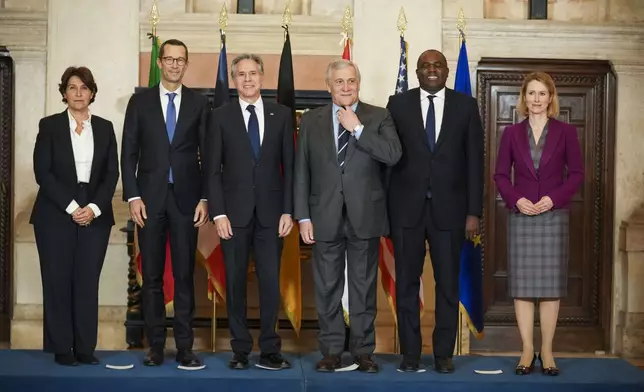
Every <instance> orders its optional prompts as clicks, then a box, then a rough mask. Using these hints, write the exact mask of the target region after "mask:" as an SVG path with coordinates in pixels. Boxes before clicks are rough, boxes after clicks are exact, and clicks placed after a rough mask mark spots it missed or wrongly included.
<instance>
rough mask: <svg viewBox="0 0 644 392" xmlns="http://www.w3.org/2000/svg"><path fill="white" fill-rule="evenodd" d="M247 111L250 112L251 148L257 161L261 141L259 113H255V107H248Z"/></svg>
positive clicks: (249, 131)
mask: <svg viewBox="0 0 644 392" xmlns="http://www.w3.org/2000/svg"><path fill="white" fill-rule="evenodd" d="M246 110H248V111H249V112H250V118H249V119H248V138H249V139H250V146H251V147H252V148H253V155H254V156H255V161H257V160H259V150H260V140H259V120H258V119H257V113H255V105H248V106H247V107H246Z"/></svg>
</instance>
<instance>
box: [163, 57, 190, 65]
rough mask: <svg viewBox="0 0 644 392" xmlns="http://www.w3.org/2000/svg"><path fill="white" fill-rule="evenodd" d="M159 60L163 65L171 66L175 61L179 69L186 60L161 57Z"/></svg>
mask: <svg viewBox="0 0 644 392" xmlns="http://www.w3.org/2000/svg"><path fill="white" fill-rule="evenodd" d="M161 60H162V61H163V63H164V64H165V65H172V64H174V62H175V61H176V62H177V65H178V66H180V67H182V66H184V65H185V64H186V59H184V58H183V57H179V58H174V57H170V56H166V57H162V58H161Z"/></svg>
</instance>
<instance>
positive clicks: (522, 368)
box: [514, 354, 537, 376]
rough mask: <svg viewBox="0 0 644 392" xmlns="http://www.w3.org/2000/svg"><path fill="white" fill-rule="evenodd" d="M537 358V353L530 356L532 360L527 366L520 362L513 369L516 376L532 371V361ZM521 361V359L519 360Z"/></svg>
mask: <svg viewBox="0 0 644 392" xmlns="http://www.w3.org/2000/svg"><path fill="white" fill-rule="evenodd" d="M536 360H537V354H534V357H532V362H530V365H529V366H526V365H521V362H519V364H518V365H517V367H516V369H515V370H514V373H515V374H516V375H517V376H525V375H528V374H530V373H532V369H534V362H535V361H536ZM519 361H521V360H519Z"/></svg>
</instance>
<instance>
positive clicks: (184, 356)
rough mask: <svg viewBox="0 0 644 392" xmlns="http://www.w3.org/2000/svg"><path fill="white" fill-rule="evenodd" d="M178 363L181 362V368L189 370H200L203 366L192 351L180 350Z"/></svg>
mask: <svg viewBox="0 0 644 392" xmlns="http://www.w3.org/2000/svg"><path fill="white" fill-rule="evenodd" d="M176 361H177V362H179V365H180V366H183V367H187V368H198V367H201V366H203V365H202V364H201V361H200V360H199V358H198V357H197V356H196V355H195V353H193V352H192V350H179V351H178V352H177V358H176Z"/></svg>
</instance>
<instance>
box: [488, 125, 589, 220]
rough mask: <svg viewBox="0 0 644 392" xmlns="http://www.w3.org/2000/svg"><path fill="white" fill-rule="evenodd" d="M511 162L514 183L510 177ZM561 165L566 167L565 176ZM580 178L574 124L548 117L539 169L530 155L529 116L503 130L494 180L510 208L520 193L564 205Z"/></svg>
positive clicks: (536, 199)
mask: <svg viewBox="0 0 644 392" xmlns="http://www.w3.org/2000/svg"><path fill="white" fill-rule="evenodd" d="M513 166H514V184H512V177H511V175H512V174H511V173H512V167H513ZM564 168H567V169H568V176H567V177H566V178H565V179H564V177H563V171H564ZM583 180H584V168H583V161H582V157H581V148H580V146H579V140H578V139H577V129H576V128H575V127H574V126H572V125H570V124H567V123H564V122H561V121H558V120H555V119H550V123H549V125H548V135H547V137H546V143H545V146H544V148H543V154H542V155H541V161H540V162H539V170H538V171H536V170H535V168H534V165H533V164H532V157H531V155H530V142H529V140H528V120H527V119H525V120H523V121H522V122H520V123H518V124H514V125H510V126H508V127H506V128H505V130H504V131H503V135H502V136H501V143H500V145H499V155H498V157H497V159H496V170H495V172H494V181H495V182H496V186H497V188H498V189H499V193H500V194H501V197H502V198H503V200H504V201H505V203H506V205H507V207H508V208H509V209H514V208H516V204H517V201H518V200H519V199H520V198H522V197H525V198H526V199H528V200H530V201H531V202H533V203H537V202H538V201H539V200H541V198H542V197H544V196H549V197H550V199H551V200H552V203H553V207H552V208H553V209H561V208H567V207H568V204H569V203H570V199H572V196H573V195H574V194H575V192H576V191H577V189H578V188H579V186H580V185H581V183H582V182H583Z"/></svg>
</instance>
